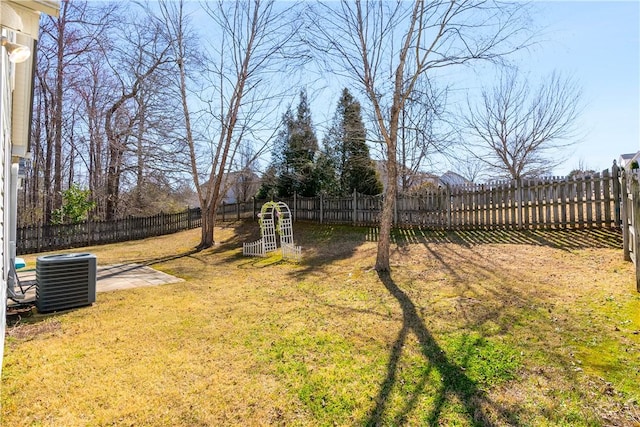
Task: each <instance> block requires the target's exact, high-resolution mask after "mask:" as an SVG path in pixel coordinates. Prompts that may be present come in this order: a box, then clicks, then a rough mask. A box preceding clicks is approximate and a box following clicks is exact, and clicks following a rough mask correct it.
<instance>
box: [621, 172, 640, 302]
mask: <svg viewBox="0 0 640 427" xmlns="http://www.w3.org/2000/svg"><path fill="white" fill-rule="evenodd" d="M620 188H621V190H622V194H621V199H622V245H623V249H624V259H625V260H626V261H633V263H634V264H635V268H636V289H637V290H638V292H640V256H639V255H638V254H640V172H638V171H635V172H632V173H628V172H623V173H622V174H621V175H620Z"/></svg>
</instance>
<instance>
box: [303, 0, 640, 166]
mask: <svg viewBox="0 0 640 427" xmlns="http://www.w3.org/2000/svg"><path fill="white" fill-rule="evenodd" d="M531 18H532V21H533V22H532V28H535V29H536V30H535V38H536V41H537V43H536V45H535V46H533V47H531V48H530V49H529V50H528V51H527V52H523V53H522V54H521V55H520V56H518V57H514V58H511V59H512V60H513V61H515V62H516V63H517V65H518V66H519V68H520V71H521V72H522V73H526V74H528V75H529V77H530V79H531V81H532V82H534V83H535V79H536V78H540V77H543V76H545V75H549V74H550V73H551V72H553V71H557V72H560V73H561V74H562V75H564V76H568V77H571V78H573V79H574V80H575V81H576V82H577V84H578V85H579V86H580V87H581V88H582V91H583V108H584V110H583V112H582V114H581V116H580V118H579V120H578V123H577V126H576V127H577V130H578V132H577V134H578V137H577V138H576V142H575V144H573V145H572V146H570V147H569V148H567V149H565V150H563V151H562V152H559V153H557V155H558V156H560V157H561V158H565V159H566V160H565V161H564V162H563V163H562V165H560V166H559V167H558V168H556V169H555V170H554V171H553V174H554V175H561V176H563V175H566V174H568V173H569V172H570V171H571V170H573V169H576V168H578V166H583V167H586V168H589V169H594V170H596V171H602V170H603V169H609V168H611V165H612V163H613V160H614V159H618V158H619V156H620V154H623V153H629V152H635V151H638V150H640V81H639V80H640V66H639V59H640V43H639V39H640V1H636V0H634V1H620V2H612V1H547V2H540V1H534V2H533V3H531ZM452 72H453V73H452ZM447 73H448V74H449V76H451V78H450V80H451V81H450V83H451V84H452V85H453V89H454V93H453V94H452V96H450V97H449V101H448V103H449V104H450V105H449V107H450V108H452V109H453V110H459V107H461V106H462V104H464V105H466V94H467V93H468V94H469V96H470V97H471V98H472V99H473V94H474V93H476V94H477V93H478V92H479V90H480V89H481V86H482V85H488V86H489V87H490V86H491V85H492V83H493V79H494V78H495V76H496V75H497V71H496V69H495V68H493V67H491V66H482V65H480V66H477V67H476V68H475V69H474V70H473V71H470V70H464V69H463V70H460V69H458V70H456V71H453V70H447ZM325 84H327V83H325ZM334 84H335V82H334ZM329 85H330V86H329V87H327V88H325V90H323V91H321V92H320V93H316V94H313V93H310V94H309V96H310V98H312V100H313V103H312V112H313V117H314V122H315V123H316V129H317V130H318V133H319V134H320V135H322V133H323V128H324V126H325V125H326V123H327V122H328V120H330V118H331V117H332V115H333V111H334V110H335V105H336V102H337V100H338V97H339V90H340V89H337V88H335V87H334V86H333V85H332V84H331V83H329ZM308 90H309V89H308ZM309 92H312V91H311V90H309ZM456 94H457V95H459V96H456ZM360 101H361V102H363V101H364V100H363V99H361V100H360ZM436 163H438V162H436ZM432 167H435V166H432ZM440 168H441V169H442V170H433V172H440V173H441V172H444V170H446V169H451V170H454V171H455V170H456V164H455V160H454V161H453V162H451V163H450V164H448V165H445V164H442V163H440Z"/></svg>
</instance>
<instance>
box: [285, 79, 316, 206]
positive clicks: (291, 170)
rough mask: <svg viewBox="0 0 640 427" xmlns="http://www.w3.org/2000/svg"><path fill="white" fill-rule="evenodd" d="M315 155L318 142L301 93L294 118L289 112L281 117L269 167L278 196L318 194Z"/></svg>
mask: <svg viewBox="0 0 640 427" xmlns="http://www.w3.org/2000/svg"><path fill="white" fill-rule="evenodd" d="M317 153H318V139H317V138H316V135H315V131H314V129H313V124H312V121H311V109H310V108H309V102H308V100H307V93H306V92H305V91H304V90H302V91H300V102H299V104H298V108H297V110H296V114H295V116H294V114H293V112H292V111H291V109H289V110H287V112H286V113H285V114H284V115H283V117H282V130H281V131H280V133H279V134H278V137H277V140H276V144H275V149H274V153H273V166H274V167H275V170H276V176H277V184H276V188H277V195H278V196H280V197H290V196H292V195H293V194H298V195H300V196H305V197H311V196H315V195H317V194H318V193H319V191H320V186H321V182H322V177H321V176H320V175H321V171H320V170H318V168H317V165H316V160H317V159H316V157H317Z"/></svg>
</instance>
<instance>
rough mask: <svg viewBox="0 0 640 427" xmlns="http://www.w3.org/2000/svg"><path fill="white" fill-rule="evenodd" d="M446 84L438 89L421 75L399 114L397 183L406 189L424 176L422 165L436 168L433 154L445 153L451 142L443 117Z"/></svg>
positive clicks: (444, 154) (418, 182) (401, 189)
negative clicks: (422, 174)
mask: <svg viewBox="0 0 640 427" xmlns="http://www.w3.org/2000/svg"><path fill="white" fill-rule="evenodd" d="M447 92H448V87H445V88H443V89H438V88H436V87H435V85H434V83H433V82H431V81H429V80H428V79H427V78H426V75H423V76H422V78H421V79H419V80H418V82H416V87H415V89H414V93H413V94H412V96H411V98H408V99H407V102H406V104H405V106H404V109H403V110H402V113H401V115H400V135H399V137H398V164H399V168H398V174H399V176H398V183H399V185H400V191H403V192H406V191H409V190H410V189H411V188H413V187H415V186H416V185H420V184H421V183H422V181H423V180H424V179H423V178H422V177H421V172H424V168H425V166H427V165H428V166H430V169H431V170H433V169H434V168H437V165H435V164H434V162H435V160H434V157H435V156H436V155H438V154H440V155H442V156H446V155H447V153H448V152H449V150H450V148H451V146H452V145H453V138H452V134H453V132H452V130H450V129H449V128H448V126H447V123H446V120H445V118H444V116H445V113H446V101H447Z"/></svg>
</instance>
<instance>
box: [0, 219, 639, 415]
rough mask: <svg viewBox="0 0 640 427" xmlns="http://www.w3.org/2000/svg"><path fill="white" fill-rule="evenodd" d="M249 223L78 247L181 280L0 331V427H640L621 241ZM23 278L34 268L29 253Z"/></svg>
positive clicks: (634, 310) (629, 274)
mask: <svg viewBox="0 0 640 427" xmlns="http://www.w3.org/2000/svg"><path fill="white" fill-rule="evenodd" d="M294 230H295V237H296V242H297V243H298V244H301V245H302V247H303V260H302V262H301V263H300V264H291V263H284V262H281V261H280V260H279V259H278V257H276V256H274V257H271V258H266V259H257V258H245V257H242V249H241V243H242V242H243V241H250V240H255V239H256V238H257V237H258V228H257V225H255V224H240V223H234V224H231V225H227V226H225V227H224V228H220V229H218V230H217V239H218V240H219V241H220V242H221V243H220V244H219V245H216V246H215V247H214V248H212V249H210V250H206V251H202V252H197V253H194V252H192V250H191V249H192V248H193V247H194V246H195V245H196V244H197V242H198V238H199V230H194V231H190V232H184V233H179V234H175V235H171V236H165V237H159V238H154V239H147V240H143V241H137V242H128V243H121V244H114V245H108V246H100V247H93V248H89V249H82V251H85V250H86V251H89V252H92V253H94V254H96V255H97V257H98V262H99V264H103V265H104V264H110V263H122V262H137V263H145V264H148V265H150V266H152V267H154V268H156V269H159V270H162V271H165V272H167V273H170V274H173V275H176V276H179V277H181V278H183V279H185V282H181V283H177V284H171V285H163V286H158V287H150V288H138V289H134V290H127V291H115V292H109V293H100V294H98V299H97V302H96V303H95V304H94V305H93V306H92V307H86V308H81V309H77V310H72V311H68V312H64V313H58V314H51V315H38V314H35V315H33V316H32V317H30V318H26V319H24V320H22V321H21V322H19V323H18V324H17V325H16V326H14V327H9V328H8V330H7V340H6V347H5V365H4V369H3V372H2V375H3V377H2V390H1V391H2V395H1V403H2V409H1V415H2V420H1V423H2V425H12V426H28V425H52V426H79V425H83V426H84V425H90V426H102V425H118V426H120V425H126V426H157V425H158V426H162V425H167V426H218V425H287V426H290V425H292V426H295V425H300V426H315V425H317V426H325V425H372V426H373V425H384V426H387V425H388V426H396V425H412V426H417V425H433V426H437V425H444V426H455V425H458V426H473V425H478V426H480V425H521V426H562V425H566V426H581V425H584V426H600V425H603V426H604V425H621V426H628V425H640V424H638V423H639V422H640V407H639V405H638V403H639V402H640V352H639V350H640V334H639V332H640V294H638V293H637V292H636V291H635V278H634V275H633V266H632V264H631V263H627V262H624V261H623V260H622V250H621V249H620V248H621V247H622V244H621V237H620V236H619V234H618V233H617V232H615V231H599V230H593V231H571V232H569V231H566V232H516V231H513V232H504V231H495V232H473V231H469V232H458V233H446V232H427V231H421V230H403V231H398V232H397V233H396V235H395V242H394V245H393V246H392V250H393V255H392V268H393V271H392V273H391V274H390V275H378V274H377V273H376V272H375V271H374V270H373V269H372V266H373V263H374V260H375V252H376V243H375V239H376V230H375V229H368V228H351V227H342V226H340V227H331V226H319V225H311V224H303V223H296V224H295V226H294ZM26 258H27V261H29V262H30V264H29V265H30V266H32V267H33V266H34V265H35V256H29V257H26Z"/></svg>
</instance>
